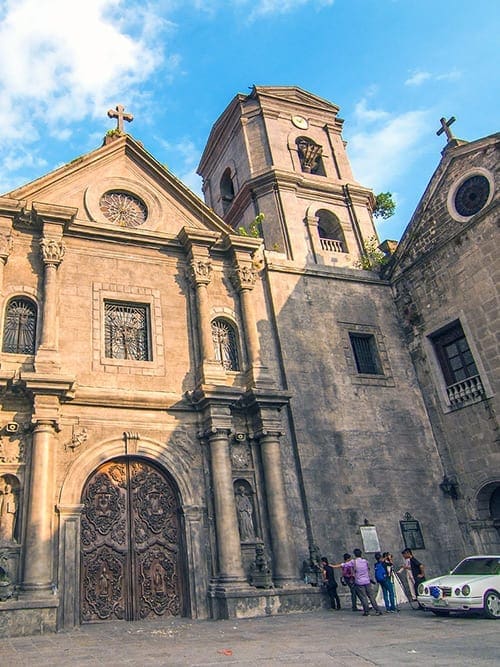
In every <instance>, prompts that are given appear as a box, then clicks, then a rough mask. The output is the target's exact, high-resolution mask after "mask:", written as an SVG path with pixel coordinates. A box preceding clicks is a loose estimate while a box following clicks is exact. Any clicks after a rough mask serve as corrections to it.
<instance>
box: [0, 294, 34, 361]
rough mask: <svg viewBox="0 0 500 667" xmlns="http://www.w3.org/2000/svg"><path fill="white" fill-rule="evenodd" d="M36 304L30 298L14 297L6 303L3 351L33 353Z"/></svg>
mask: <svg viewBox="0 0 500 667" xmlns="http://www.w3.org/2000/svg"><path fill="white" fill-rule="evenodd" d="M36 319H37V310H36V305H35V304H34V303H33V301H31V300H30V299H23V298H14V299H11V300H10V301H9V303H8V305H7V310H6V313H5V325H4V331H3V345H2V351H3V352H10V353H12V354H35V338H36Z"/></svg>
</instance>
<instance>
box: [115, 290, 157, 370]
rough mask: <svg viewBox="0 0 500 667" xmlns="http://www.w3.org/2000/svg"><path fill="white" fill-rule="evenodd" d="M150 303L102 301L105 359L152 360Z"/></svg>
mask: <svg viewBox="0 0 500 667" xmlns="http://www.w3.org/2000/svg"><path fill="white" fill-rule="evenodd" d="M149 319H150V318H149V306H148V305H147V304H137V303H122V302H117V301H105V302H104V343H105V356H106V357H107V358H108V359H131V360H135V361H151V344H150V323H149Z"/></svg>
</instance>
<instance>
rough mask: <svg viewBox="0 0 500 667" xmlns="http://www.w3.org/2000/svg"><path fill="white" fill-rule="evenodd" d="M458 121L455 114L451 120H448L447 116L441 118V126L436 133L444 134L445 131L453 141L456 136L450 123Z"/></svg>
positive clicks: (449, 139)
mask: <svg viewBox="0 0 500 667" xmlns="http://www.w3.org/2000/svg"><path fill="white" fill-rule="evenodd" d="M455 121H456V118H455V116H451V118H450V119H449V120H446V118H440V119H439V122H440V123H441V127H440V128H439V130H438V131H437V132H436V134H437V135H438V137H439V135H440V134H443V132H444V133H445V134H446V137H447V139H448V141H451V140H452V139H454V138H455V137H454V136H453V132H452V131H451V130H450V125H451V124H452V123H454V122H455Z"/></svg>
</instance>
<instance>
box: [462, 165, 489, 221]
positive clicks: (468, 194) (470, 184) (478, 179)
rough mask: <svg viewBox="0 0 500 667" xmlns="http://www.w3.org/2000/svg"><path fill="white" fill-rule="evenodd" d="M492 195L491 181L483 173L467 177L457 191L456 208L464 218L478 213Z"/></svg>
mask: <svg viewBox="0 0 500 667" xmlns="http://www.w3.org/2000/svg"><path fill="white" fill-rule="evenodd" d="M489 196H490V182H489V180H488V179H487V178H486V176H483V175H482V174H475V175H474V176H470V177H469V178H467V179H466V180H465V181H464V182H463V183H462V185H460V187H459V188H458V189H457V191H456V193H455V209H456V211H457V213H458V214H459V215H461V216H463V217H464V218H470V216H472V215H475V214H476V213H478V212H479V211H480V210H481V209H482V208H483V206H484V205H485V204H486V202H487V201H488V197H489Z"/></svg>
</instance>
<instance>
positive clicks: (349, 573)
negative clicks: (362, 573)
mask: <svg viewBox="0 0 500 667" xmlns="http://www.w3.org/2000/svg"><path fill="white" fill-rule="evenodd" d="M343 558H344V562H343V563H337V564H336V565H332V567H339V568H340V569H341V572H342V574H341V577H340V583H341V584H343V585H344V586H347V587H348V588H349V590H350V592H351V606H352V610H353V611H359V610H358V605H357V601H358V595H357V593H356V586H355V584H354V563H353V561H352V556H351V554H348V553H345V554H344V556H343ZM359 599H360V601H361V598H359Z"/></svg>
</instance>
